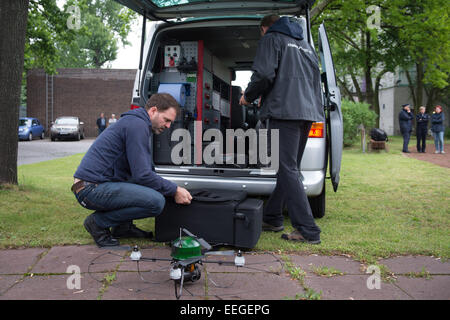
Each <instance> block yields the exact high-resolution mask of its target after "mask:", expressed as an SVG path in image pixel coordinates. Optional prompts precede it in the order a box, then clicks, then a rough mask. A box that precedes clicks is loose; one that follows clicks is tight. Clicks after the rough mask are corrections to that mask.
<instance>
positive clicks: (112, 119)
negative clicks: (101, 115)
mask: <svg viewBox="0 0 450 320" xmlns="http://www.w3.org/2000/svg"><path fill="white" fill-rule="evenodd" d="M116 122H117V119H116V115H115V114H114V113H113V114H111V118H109V120H108V127H109V126H110V125H112V124H114V123H116Z"/></svg>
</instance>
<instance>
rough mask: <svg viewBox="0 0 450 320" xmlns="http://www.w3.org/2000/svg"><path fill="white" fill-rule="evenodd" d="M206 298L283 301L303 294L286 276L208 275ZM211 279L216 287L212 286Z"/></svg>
mask: <svg viewBox="0 0 450 320" xmlns="http://www.w3.org/2000/svg"><path fill="white" fill-rule="evenodd" d="M208 276H209V278H210V279H209V280H208V289H207V290H208V297H217V298H220V299H231V300H234V299H236V300H241V299H242V300H283V299H294V298H295V297H296V295H298V294H302V293H303V292H304V290H303V287H302V286H301V285H300V283H299V282H298V281H297V280H292V279H291V278H290V277H288V276H287V275H286V274H283V275H275V274H269V273H261V272H257V273H237V274H232V273H230V274H225V273H216V274H211V275H208ZM211 279H212V280H213V281H214V282H215V283H216V284H217V285H218V286H216V285H214V284H213V283H212V282H211Z"/></svg>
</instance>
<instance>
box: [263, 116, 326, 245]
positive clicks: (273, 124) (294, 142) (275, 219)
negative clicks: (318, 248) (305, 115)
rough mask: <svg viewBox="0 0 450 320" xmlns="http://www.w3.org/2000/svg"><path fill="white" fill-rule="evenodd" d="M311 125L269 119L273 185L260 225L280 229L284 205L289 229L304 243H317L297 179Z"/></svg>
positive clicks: (310, 214)
mask: <svg viewBox="0 0 450 320" xmlns="http://www.w3.org/2000/svg"><path fill="white" fill-rule="evenodd" d="M311 125H312V122H311V121H302V120H276V119H270V124H269V126H270V130H271V129H278V130H279V152H280V155H279V159H280V160H279V169H278V172H277V183H276V186H275V189H274V191H273V192H272V195H271V196H270V198H269V200H268V201H267V204H266V207H265V208H264V219H263V220H264V222H266V223H268V224H270V225H273V226H281V225H283V220H284V218H283V205H284V204H286V205H287V209H288V213H289V218H290V219H291V223H292V226H293V227H294V228H296V229H297V230H298V231H300V233H301V235H302V236H303V237H304V238H305V239H307V240H320V228H319V227H318V226H317V225H316V223H315V221H314V218H313V215H312V211H311V207H310V205H309V202H308V197H307V195H306V192H305V189H304V186H303V183H302V180H301V177H300V170H299V168H300V162H301V160H302V156H303V151H304V150H305V146H306V142H307V140H308V134H309V130H310V129H311Z"/></svg>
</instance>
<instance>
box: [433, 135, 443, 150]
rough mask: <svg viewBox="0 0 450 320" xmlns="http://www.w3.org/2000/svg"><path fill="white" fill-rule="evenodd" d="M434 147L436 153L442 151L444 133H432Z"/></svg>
mask: <svg viewBox="0 0 450 320" xmlns="http://www.w3.org/2000/svg"><path fill="white" fill-rule="evenodd" d="M433 137H434V146H435V148H436V151H437V152H442V151H444V131H439V132H433Z"/></svg>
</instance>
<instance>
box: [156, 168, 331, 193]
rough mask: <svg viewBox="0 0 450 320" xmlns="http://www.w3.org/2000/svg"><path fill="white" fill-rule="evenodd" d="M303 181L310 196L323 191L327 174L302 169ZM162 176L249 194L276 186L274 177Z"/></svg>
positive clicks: (182, 184) (182, 183)
mask: <svg viewBox="0 0 450 320" xmlns="http://www.w3.org/2000/svg"><path fill="white" fill-rule="evenodd" d="M301 174H302V182H303V185H304V187H305V191H306V194H307V195H308V196H309V197H314V196H318V195H319V194H320V193H321V192H322V188H323V184H324V180H325V174H324V172H323V171H322V170H317V171H302V172H301ZM160 175H161V177H163V178H165V179H167V180H170V181H172V182H174V183H176V184H177V185H178V186H180V187H184V188H186V189H188V190H189V189H224V190H245V191H247V193H248V194H249V195H260V196H268V195H270V194H271V193H272V191H273V189H274V188H275V184H276V178H274V177H254V178H253V177H220V176H199V175H180V174H167V173H164V174H160Z"/></svg>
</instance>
